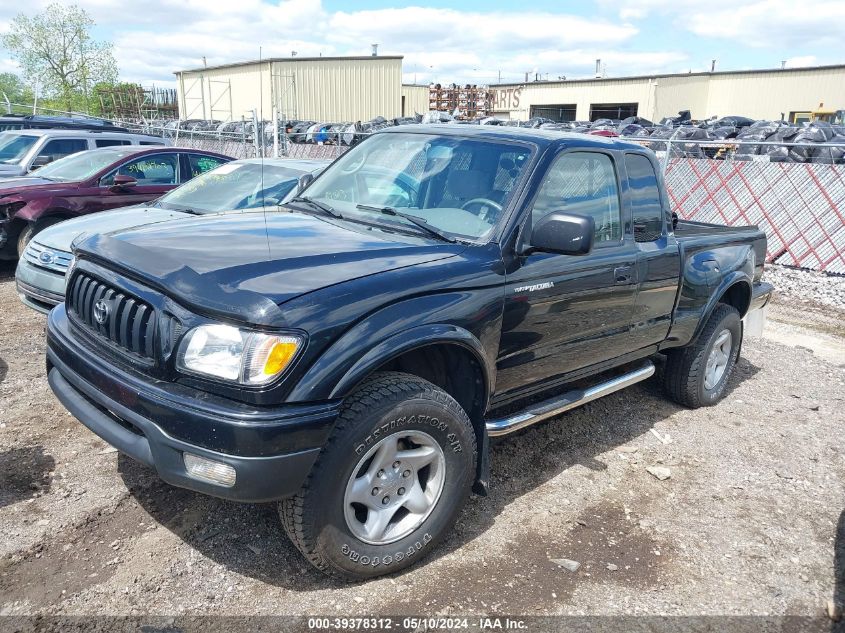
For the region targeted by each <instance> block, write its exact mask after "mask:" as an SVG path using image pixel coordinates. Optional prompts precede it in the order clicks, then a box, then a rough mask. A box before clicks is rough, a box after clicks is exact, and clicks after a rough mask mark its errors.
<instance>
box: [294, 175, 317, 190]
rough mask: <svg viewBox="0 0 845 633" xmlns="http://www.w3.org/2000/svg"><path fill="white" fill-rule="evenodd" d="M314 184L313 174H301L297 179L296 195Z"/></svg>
mask: <svg viewBox="0 0 845 633" xmlns="http://www.w3.org/2000/svg"><path fill="white" fill-rule="evenodd" d="M312 182H314V174H302V175H301V176H300V177H299V184H298V185H297V188H296V193H297V194H299V193H301V192H302V191H304V190H305V188H306V187H307V186H308V185H310V184H311V183H312Z"/></svg>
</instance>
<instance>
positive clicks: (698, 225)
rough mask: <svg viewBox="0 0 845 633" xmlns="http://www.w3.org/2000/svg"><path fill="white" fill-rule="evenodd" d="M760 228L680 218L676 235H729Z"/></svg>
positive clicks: (680, 236) (752, 231)
mask: <svg viewBox="0 0 845 633" xmlns="http://www.w3.org/2000/svg"><path fill="white" fill-rule="evenodd" d="M758 232H760V228H759V227H757V226H755V225H748V226H725V225H724V224H709V223H707V222H693V221H692V220H680V219H679V220H678V222H677V224H676V225H675V237H676V238H679V239H680V238H685V237H702V236H713V235H719V236H722V235H729V234H737V233H740V234H742V233H758Z"/></svg>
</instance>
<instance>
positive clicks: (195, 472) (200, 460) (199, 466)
mask: <svg viewBox="0 0 845 633" xmlns="http://www.w3.org/2000/svg"><path fill="white" fill-rule="evenodd" d="M183 459H184V461H185V470H187V471H188V475H190V476H191V477H193V478H194V479H199V480H200V481H207V482H209V483H212V484H217V485H218V486H226V487H227V488H231V487H232V486H234V485H235V476H236V473H235V469H234V468H232V467H231V466H229V464H224V463H223V462H216V461H214V460H213V459H206V458H205V457H200V456H199V455H193V454H191V453H183Z"/></svg>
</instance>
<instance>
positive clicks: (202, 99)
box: [176, 55, 413, 122]
mask: <svg viewBox="0 0 845 633" xmlns="http://www.w3.org/2000/svg"><path fill="white" fill-rule="evenodd" d="M176 80H177V86H178V87H177V93H178V100H179V115H180V118H182V119H218V120H221V121H232V120H240V119H241V118H242V117H244V118H247V119H250V118H252V111H253V110H255V112H256V116H257V117H258V118H259V119H260V118H263V119H272V116H273V112H274V110H275V111H276V112H277V113H278V118H280V119H313V120H316V121H332V122H336V121H350V122H354V121H365V120H368V119H372V118H373V117H376V116H384V117H397V116H401V115H402V101H403V99H402V94H403V88H402V57H401V56H381V55H379V56H375V55H372V56H368V57H286V58H272V59H265V60H260V61H248V62H242V63H236V64H225V65H221V66H207V67H203V68H194V69H191V70H180V71H177V72H176ZM411 114H413V111H411Z"/></svg>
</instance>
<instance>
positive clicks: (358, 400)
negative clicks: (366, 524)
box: [279, 372, 477, 581]
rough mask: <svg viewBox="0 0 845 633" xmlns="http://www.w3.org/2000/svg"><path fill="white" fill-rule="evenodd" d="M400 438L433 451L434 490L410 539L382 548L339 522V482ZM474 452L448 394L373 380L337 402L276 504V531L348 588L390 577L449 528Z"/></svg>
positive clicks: (397, 380)
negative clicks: (332, 418) (321, 439)
mask: <svg viewBox="0 0 845 633" xmlns="http://www.w3.org/2000/svg"><path fill="white" fill-rule="evenodd" d="M399 420H401V421H402V422H401V423H397V422H398V421H399ZM407 433H418V434H419V433H422V434H424V435H425V436H427V437H429V438H430V439H431V440H433V441H434V442H436V444H437V445H438V446H439V447H440V451H442V455H443V462H442V466H441V467H443V468H444V473H443V475H441V476H442V480H443V484H442V491H441V492H440V494H439V497H438V498H437V501H436V502H435V503H434V506H433V508H432V509H431V510H430V511H429V514H428V515H427V517H426V518H425V519H424V520H422V519H421V520H422V523H421V524H419V525H418V526H417V527H416V528H415V529H414V530H413V531H412V532H410V533H409V534H407V535H405V536H404V537H402V538H398V540H395V541H394V542H390V543H387V544H371V543H367V542H365V541H364V540H361V538H359V537H358V536H356V535H355V534H354V533H353V531H352V530H351V529H350V526H349V524H348V522H347V518H346V516H345V505H344V504H345V494H346V491H347V485H348V484H347V482H350V478H351V477H353V474H354V473H356V472H357V473H359V474H360V472H361V469H362V465H361V463H359V462H361V460H362V458H363V457H365V456H366V455H367V454H368V452H369V451H370V449H371V448H374V447H376V446H378V445H379V443H380V442H383V441H384V440H385V438H388V437H392V436H399V437H402V436H403V434H407ZM402 441H404V440H402ZM476 453H477V451H476V442H475V432H474V430H473V427H472V424H471V423H470V421H469V418H468V417H467V414H466V412H464V410H463V409H462V408H461V406H460V405H459V404H458V403H457V402H456V401H455V400H454V398H452V397H451V396H450V395H449V394H447V393H445V392H444V391H442V390H441V389H439V388H438V387H436V386H435V385H433V384H431V383H430V382H428V381H426V380H423V379H421V378H418V377H416V376H412V375H410V374H403V373H398V372H389V373H388V372H385V373H379V374H375V375H374V376H373V377H372V378H371V379H369V380H367V381H366V382H365V383H364V384H362V385H361V387H360V388H359V389H357V390H356V391H355V392H354V393H353V394H352V395H351V396H349V397H348V398H347V399H346V401H345V402H344V405H343V409H342V411H341V414H340V416H339V418H338V421H337V424H336V426H335V428H334V430H333V432H332V435H331V437H330V438H329V440H328V442H327V443H326V446H325V447H324V448H323V450H322V452H321V453H320V456H319V457H318V458H317V461H316V463H315V464H314V467H313V468H312V469H311V473H310V475H309V476H308V478H307V479H306V481H305V483H304V484H303V486H302V488H301V489H300V491H299V493H298V494H297V495H296V496H294V497H292V498H290V499H286V500H284V501H282V502H281V503H280V504H279V514H280V516H281V520H282V525H283V526H284V528H285V531H286V532H287V534H288V536H289V537H290V539H291V541H293V543H294V545H296V547H297V548H298V549H299V551H300V552H302V554H303V555H304V556H305V558H307V559H308V560H309V561H310V562H311V563H312V564H313V565H314V566H315V567H317V569H320V570H321V571H323V572H325V573H327V574H329V575H331V576H334V577H336V578H339V579H342V580H347V581H351V580H362V579H366V578H373V577H376V576H382V575H384V574H390V573H393V572H396V571H398V570H400V569H404V568H406V567H408V566H410V565H413V564H415V563H416V562H418V561H419V560H421V559H422V558H423V557H425V556H426V555H428V554H429V553H430V552H431V551H432V550H433V549H434V548H435V547H436V546H437V544H438V543H439V542H440V541H441V540H442V539H443V537H444V535H445V534H446V533H448V531H449V530H450V529H451V528H452V526H453V525H454V523H455V521H456V520H457V517H458V514H459V512H460V510H461V508H462V507H463V505H464V503H465V501H466V499H467V497H468V495H469V493H470V488H471V486H472V482H473V479H474V477H475V460H476ZM364 463H366V462H364ZM397 463H398V462H397ZM363 468H367V467H366V466H364V467H363ZM402 468H404V467H402ZM400 470H402V469H401V468H400ZM423 470H424V469H423ZM379 472H382V471H379ZM420 472H422V470H421V471H420ZM421 476H422V475H421ZM414 477H417V475H416V474H414V475H413V476H412V479H411V480H413V478H414ZM411 480H409V481H411ZM402 490H404V488H403V489H402ZM396 494H402V493H398V492H397V493H396ZM394 500H398V498H394ZM365 511H366V512H369V510H365ZM397 536H399V535H398V534H397Z"/></svg>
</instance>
